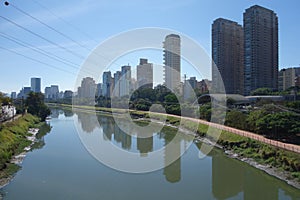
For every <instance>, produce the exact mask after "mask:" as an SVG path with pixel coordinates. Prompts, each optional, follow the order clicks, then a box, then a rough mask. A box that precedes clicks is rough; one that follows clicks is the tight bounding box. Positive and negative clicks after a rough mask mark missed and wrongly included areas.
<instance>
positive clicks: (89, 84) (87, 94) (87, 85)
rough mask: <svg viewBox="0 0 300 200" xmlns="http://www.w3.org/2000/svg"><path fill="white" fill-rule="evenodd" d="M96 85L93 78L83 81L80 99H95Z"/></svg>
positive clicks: (79, 93) (79, 91) (80, 88)
mask: <svg viewBox="0 0 300 200" xmlns="http://www.w3.org/2000/svg"><path fill="white" fill-rule="evenodd" d="M95 96H96V83H95V80H94V79H93V78H91V77H85V78H83V79H82V81H81V86H80V87H79V88H78V97H80V98H95Z"/></svg>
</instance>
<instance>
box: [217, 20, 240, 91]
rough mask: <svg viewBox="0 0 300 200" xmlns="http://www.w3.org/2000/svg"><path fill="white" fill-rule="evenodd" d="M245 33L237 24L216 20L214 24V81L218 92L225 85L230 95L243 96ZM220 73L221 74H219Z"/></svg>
mask: <svg viewBox="0 0 300 200" xmlns="http://www.w3.org/2000/svg"><path fill="white" fill-rule="evenodd" d="M243 44H244V32H243V27H242V26H241V25H239V24H238V23H237V22H234V21H230V20H227V19H222V18H219V19H216V20H215V21H214V23H213V24H212V58H213V61H214V64H215V65H216V66H215V67H213V68H212V79H213V84H214V88H215V89H216V92H221V91H220V88H222V87H221V86H220V84H221V83H222V81H223V83H224V89H225V92H226V93H228V94H243V85H244V84H243V83H244V79H243V77H244V45H243ZM217 70H218V71H219V73H220V74H219V73H218V72H217Z"/></svg>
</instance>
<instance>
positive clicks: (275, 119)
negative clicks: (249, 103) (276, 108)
mask: <svg viewBox="0 0 300 200" xmlns="http://www.w3.org/2000/svg"><path fill="white" fill-rule="evenodd" d="M256 126H257V132H258V133H260V134H263V135H267V136H268V137H272V138H276V137H281V138H286V137H290V136H294V135H296V134H298V133H300V117H299V115H296V114H293V113H290V112H277V113H271V114H267V115H264V116H262V117H261V118H260V119H258V120H257V122H256Z"/></svg>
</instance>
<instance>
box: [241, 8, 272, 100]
mask: <svg viewBox="0 0 300 200" xmlns="http://www.w3.org/2000/svg"><path fill="white" fill-rule="evenodd" d="M244 52H245V53H244V54H245V57H244V59H245V61H244V63H245V66H244V67H245V70H244V94H245V95H249V94H250V92H251V91H253V90H255V89H257V88H270V89H273V90H277V89H278V87H277V86H278V85H277V84H278V18H277V15H276V13H274V12H273V11H272V10H269V9H267V8H264V7H261V6H258V5H254V6H252V7H250V8H248V9H246V11H245V12H244Z"/></svg>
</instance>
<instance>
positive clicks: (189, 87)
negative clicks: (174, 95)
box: [183, 77, 197, 100]
mask: <svg viewBox="0 0 300 200" xmlns="http://www.w3.org/2000/svg"><path fill="white" fill-rule="evenodd" d="M196 87H197V79H196V77H190V79H188V80H184V85H183V98H184V99H185V100H188V99H190V98H191V97H193V95H195V92H194V90H195V89H196Z"/></svg>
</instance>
